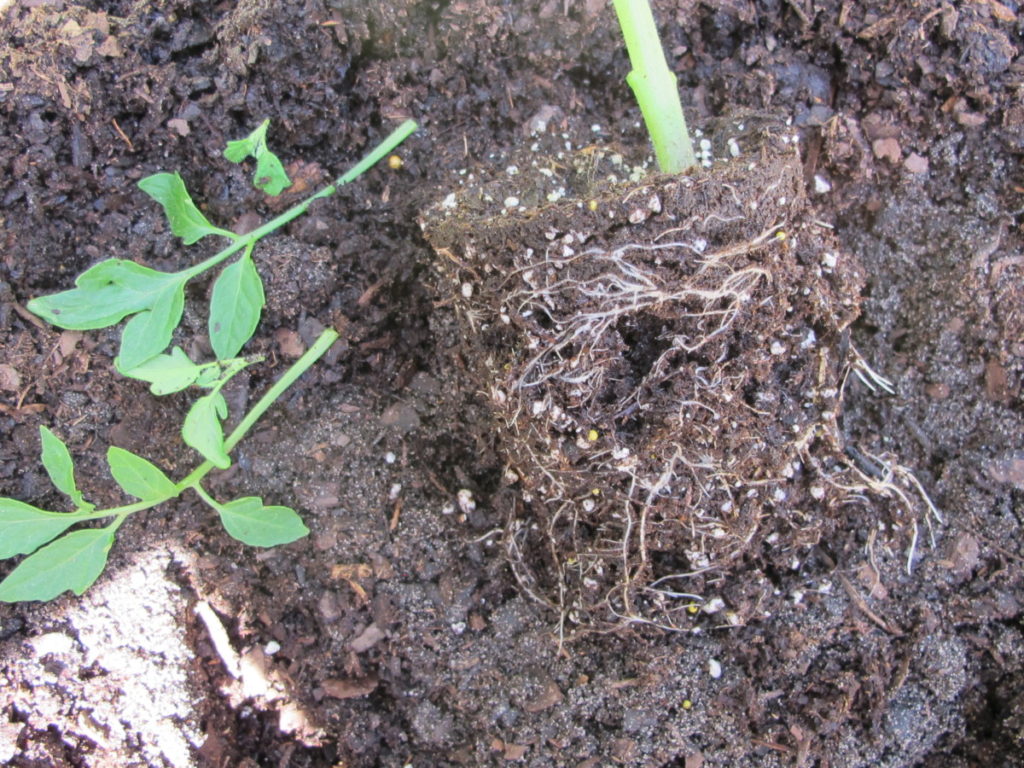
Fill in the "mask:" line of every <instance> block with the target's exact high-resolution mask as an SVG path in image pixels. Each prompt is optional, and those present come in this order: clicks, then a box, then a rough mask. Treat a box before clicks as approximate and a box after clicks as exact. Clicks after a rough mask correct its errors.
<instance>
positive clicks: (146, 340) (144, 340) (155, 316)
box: [115, 282, 185, 373]
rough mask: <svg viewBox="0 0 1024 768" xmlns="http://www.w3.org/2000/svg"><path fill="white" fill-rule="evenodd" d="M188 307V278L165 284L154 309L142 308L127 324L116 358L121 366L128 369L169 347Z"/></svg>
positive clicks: (121, 370)
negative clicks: (186, 298) (186, 293)
mask: <svg viewBox="0 0 1024 768" xmlns="http://www.w3.org/2000/svg"><path fill="white" fill-rule="evenodd" d="M184 309H185V284H184V282H179V283H178V284H176V285H174V284H170V285H167V286H165V287H164V289H163V291H162V292H161V293H160V294H159V295H157V296H156V297H155V299H154V302H153V305H152V307H150V309H147V310H145V311H143V312H139V313H138V314H137V315H135V317H133V318H132V319H131V320H129V321H128V322H127V323H126V324H125V326H124V330H123V331H121V349H120V351H119V353H118V356H117V360H116V361H115V364H116V366H117V369H118V370H119V371H120V372H121V373H124V372H125V371H128V370H131V369H132V368H135V367H137V366H140V365H142V364H143V363H145V362H146V361H147V360H149V359H150V358H153V357H156V356H157V355H159V354H160V353H161V352H163V351H164V350H165V349H167V345H168V344H170V343H171V336H173V335H174V329H175V328H177V327H178V323H179V322H180V321H181V313H182V312H183V311H184Z"/></svg>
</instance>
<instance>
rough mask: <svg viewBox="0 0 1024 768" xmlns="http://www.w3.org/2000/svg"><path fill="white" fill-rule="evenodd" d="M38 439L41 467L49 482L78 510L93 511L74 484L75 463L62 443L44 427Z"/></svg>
mask: <svg viewBox="0 0 1024 768" xmlns="http://www.w3.org/2000/svg"><path fill="white" fill-rule="evenodd" d="M39 439H40V441H41V442H42V445H43V452H42V458H43V467H45V468H46V474H47V475H49V476H50V482H52V483H53V485H54V487H55V488H56V489H57V490H58V491H60V492H61V493H63V494H64V495H65V496H67V497H69V498H70V499H71V501H72V503H73V504H74V505H75V507H77V508H78V509H89V510H91V509H93V505H92V504H89V503H88V502H87V501H86V500H85V499H84V498H83V497H82V492H81V491H79V490H78V485H77V484H76V483H75V462H74V461H73V460H72V459H71V453H70V452H69V451H68V447H67V446H66V445H64V441H63V440H61V439H60V438H59V437H57V436H56V435H55V434H53V432H51V431H50V430H49V428H48V427H44V426H40V427H39Z"/></svg>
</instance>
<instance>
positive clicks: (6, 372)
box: [0, 363, 21, 392]
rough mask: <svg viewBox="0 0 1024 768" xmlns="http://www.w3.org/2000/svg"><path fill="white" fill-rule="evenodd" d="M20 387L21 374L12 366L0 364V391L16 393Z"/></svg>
mask: <svg viewBox="0 0 1024 768" xmlns="http://www.w3.org/2000/svg"><path fill="white" fill-rule="evenodd" d="M20 386H21V374H20V373H18V371H17V370H16V369H15V367H14V366H13V365H9V364H7V363H0V389H2V390H4V391H6V392H17V391H18V388H19V387H20Z"/></svg>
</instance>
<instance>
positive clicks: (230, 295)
mask: <svg viewBox="0 0 1024 768" xmlns="http://www.w3.org/2000/svg"><path fill="white" fill-rule="evenodd" d="M263 301H264V296H263V281H262V280H260V276H259V273H258V272H257V271H256V265H255V264H254V263H253V261H252V257H251V256H250V255H249V254H248V253H246V254H243V256H242V258H240V259H239V260H238V261H236V262H235V263H234V264H231V265H230V266H228V267H226V268H225V269H224V271H223V272H221V273H220V277H218V278H217V282H215V283H214V284H213V296H212V297H211V299H210V345H211V346H212V347H213V351H214V353H215V354H216V355H217V358H218V359H219V360H226V359H228V358H230V357H234V356H235V355H237V354H238V352H239V350H240V349H241V348H242V347H243V346H244V345H245V342H247V341H248V340H249V339H250V338H252V335H253V333H254V332H255V330H256V326H257V325H258V324H259V322H260V310H262V309H263Z"/></svg>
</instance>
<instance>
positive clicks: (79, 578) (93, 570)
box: [0, 528, 114, 603]
mask: <svg viewBox="0 0 1024 768" xmlns="http://www.w3.org/2000/svg"><path fill="white" fill-rule="evenodd" d="M113 543H114V533H113V531H111V530H110V529H108V528H88V529H86V530H82V531H73V532H72V533H69V534H68V535H67V536H61V537H60V538H59V539H57V540H56V541H55V542H53V543H52V544H47V545H46V546H45V547H43V548H42V549H40V550H38V551H37V552H36V553H35V554H33V555H29V556H28V557H26V558H25V559H24V560H22V561H21V563H19V564H18V567H17V568H15V569H14V570H13V571H11V572H10V574H9V575H8V576H7V578H6V579H4V580H3V582H0V600H2V601H3V602H5V603H16V602H18V601H20V600H52V599H53V598H55V597H57V595H59V594H60V593H61V592H64V591H65V590H68V589H70V590H71V591H72V592H74V593H75V594H76V595H81V594H82V593H83V592H85V590H87V589H88V588H89V587H90V586H92V583H93V582H94V581H96V579H97V578H99V575H100V574H101V573H102V572H103V568H104V567H105V566H106V564H107V553H108V552H110V546H111V545H112V544H113Z"/></svg>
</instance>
